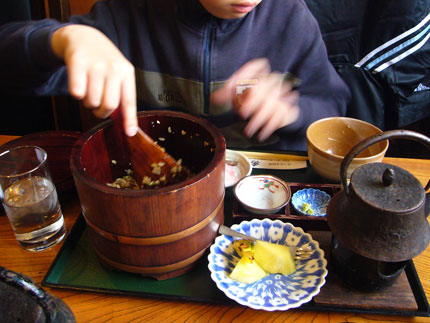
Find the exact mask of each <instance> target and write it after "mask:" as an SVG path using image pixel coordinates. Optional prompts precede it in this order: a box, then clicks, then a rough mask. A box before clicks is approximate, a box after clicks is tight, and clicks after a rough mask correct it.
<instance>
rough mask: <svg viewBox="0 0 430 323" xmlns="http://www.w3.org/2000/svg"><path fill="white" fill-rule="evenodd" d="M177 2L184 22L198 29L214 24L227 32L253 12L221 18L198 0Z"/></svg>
mask: <svg viewBox="0 0 430 323" xmlns="http://www.w3.org/2000/svg"><path fill="white" fill-rule="evenodd" d="M175 4H176V6H177V9H176V10H177V11H178V14H179V15H178V16H179V17H180V20H181V21H182V22H183V23H184V24H186V25H189V26H191V27H193V28H197V29H201V28H205V27H206V26H207V25H208V24H212V25H215V26H216V27H217V29H219V31H221V32H227V31H228V30H230V29H231V28H234V27H235V26H237V25H238V24H240V23H241V22H242V21H243V20H244V19H246V17H248V15H250V14H252V12H251V13H249V14H248V15H246V16H245V17H243V18H239V19H220V18H217V17H215V16H213V15H212V14H210V13H209V12H208V11H207V10H206V9H205V8H204V7H203V6H202V5H201V3H200V1H198V0H182V1H175Z"/></svg>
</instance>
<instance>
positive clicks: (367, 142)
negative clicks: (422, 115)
mask: <svg viewBox="0 0 430 323" xmlns="http://www.w3.org/2000/svg"><path fill="white" fill-rule="evenodd" d="M391 138H405V139H411V140H415V141H418V142H421V143H422V144H424V145H425V146H427V147H428V148H429V149H430V138H429V137H427V136H425V135H423V134H420V133H418V132H415V131H410V130H389V131H385V132H382V133H379V134H377V135H373V136H371V137H369V138H366V139H364V140H363V141H361V142H359V143H358V144H357V145H355V146H354V147H352V149H351V150H350V151H349V152H348V154H346V156H345V158H344V159H343V161H342V163H341V164H340V178H341V183H342V187H343V189H344V190H345V193H346V195H348V194H349V187H348V182H347V176H346V174H347V172H346V171H347V169H348V166H349V164H350V163H351V161H352V160H353V159H354V158H355V157H356V156H357V155H358V154H359V153H361V152H362V151H363V150H365V149H366V148H367V147H369V146H372V145H373V144H376V143H377V142H380V141H383V140H387V139H391ZM429 188H430V180H429V181H428V182H427V185H426V187H425V191H427V190H428V189H429Z"/></svg>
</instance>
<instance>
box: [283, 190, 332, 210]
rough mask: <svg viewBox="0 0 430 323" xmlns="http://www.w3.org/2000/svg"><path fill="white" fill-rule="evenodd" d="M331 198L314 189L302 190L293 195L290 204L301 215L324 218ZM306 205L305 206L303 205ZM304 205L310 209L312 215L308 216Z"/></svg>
mask: <svg viewBox="0 0 430 323" xmlns="http://www.w3.org/2000/svg"><path fill="white" fill-rule="evenodd" d="M330 199H331V196H330V195H329V194H327V193H326V192H324V191H321V190H318V189H315V188H304V189H302V190H299V191H297V192H295V193H294V194H293V197H292V198H291V203H292V204H293V206H294V208H295V209H296V210H297V211H298V212H299V213H301V214H303V215H311V216H326V212H327V205H328V202H330ZM304 203H307V204H304ZM304 205H307V207H309V208H310V209H312V212H313V214H309V213H308V212H307V211H306V209H304V207H303V206H304Z"/></svg>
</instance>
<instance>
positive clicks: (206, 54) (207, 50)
mask: <svg viewBox="0 0 430 323" xmlns="http://www.w3.org/2000/svg"><path fill="white" fill-rule="evenodd" d="M215 28H216V23H215V21H211V22H209V24H208V26H207V27H206V32H205V42H204V48H203V100H204V101H203V104H204V106H203V112H204V114H209V96H210V80H211V72H210V66H211V44H212V38H213V34H214V32H215Z"/></svg>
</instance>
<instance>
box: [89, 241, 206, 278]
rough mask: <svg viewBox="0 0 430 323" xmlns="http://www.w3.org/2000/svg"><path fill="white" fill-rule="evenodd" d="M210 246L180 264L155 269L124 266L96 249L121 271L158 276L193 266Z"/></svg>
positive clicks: (104, 260) (98, 253) (107, 261)
mask: <svg viewBox="0 0 430 323" xmlns="http://www.w3.org/2000/svg"><path fill="white" fill-rule="evenodd" d="M209 246H210V244H209V245H207V246H206V247H205V248H203V249H202V250H201V251H199V252H198V253H196V254H194V255H192V256H191V257H189V258H187V259H184V260H181V261H179V262H175V263H173V264H168V265H163V266H153V267H142V266H133V265H127V264H123V263H120V262H117V261H114V260H112V259H110V258H108V257H106V256H105V255H103V254H101V253H100V252H99V251H98V250H97V249H95V251H96V253H97V256H99V257H100V259H101V260H102V261H103V262H104V263H106V264H107V265H109V266H111V267H113V268H116V269H119V270H123V271H127V272H132V273H136V274H144V275H154V274H155V275H156V274H164V273H169V272H172V271H175V270H180V269H183V268H186V267H187V266H190V265H192V264H193V263H195V262H196V261H197V260H198V259H199V258H200V257H201V256H202V255H203V253H204V252H205V251H206V249H207V248H208V247H209Z"/></svg>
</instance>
